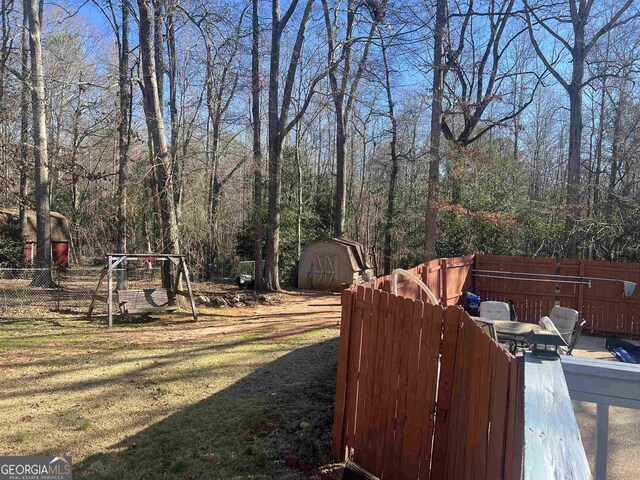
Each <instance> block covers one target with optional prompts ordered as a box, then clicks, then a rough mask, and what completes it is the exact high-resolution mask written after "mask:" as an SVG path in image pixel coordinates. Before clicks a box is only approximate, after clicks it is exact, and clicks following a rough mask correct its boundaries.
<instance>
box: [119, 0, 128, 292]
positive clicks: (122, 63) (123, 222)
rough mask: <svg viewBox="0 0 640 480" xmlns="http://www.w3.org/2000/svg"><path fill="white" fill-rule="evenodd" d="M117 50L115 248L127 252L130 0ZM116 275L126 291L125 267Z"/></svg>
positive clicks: (125, 4) (123, 1)
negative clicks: (116, 223) (116, 217)
mask: <svg viewBox="0 0 640 480" xmlns="http://www.w3.org/2000/svg"><path fill="white" fill-rule="evenodd" d="M120 11H121V16H122V19H121V26H120V29H121V33H120V51H119V52H118V53H119V55H118V99H119V105H118V107H119V115H118V192H117V197H118V231H117V239H116V249H117V252H118V253H127V187H128V185H127V183H128V164H129V143H130V128H129V127H130V116H129V109H130V108H131V100H130V92H131V87H130V85H129V0H121V10H120ZM119 272H121V273H120V274H118V276H117V288H118V289H125V288H127V279H126V264H123V265H122V268H121V269H120V270H119Z"/></svg>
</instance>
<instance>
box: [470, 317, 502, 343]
mask: <svg viewBox="0 0 640 480" xmlns="http://www.w3.org/2000/svg"><path fill="white" fill-rule="evenodd" d="M472 318H473V321H474V322H476V323H477V324H478V326H479V327H480V328H481V329H482V331H483V332H484V333H486V334H487V335H489V336H490V337H491V338H492V339H494V340H495V341H496V343H500V342H498V334H497V333H496V327H495V325H494V324H493V322H492V321H491V320H487V319H484V318H481V317H472Z"/></svg>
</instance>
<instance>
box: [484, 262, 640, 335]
mask: <svg viewBox="0 0 640 480" xmlns="http://www.w3.org/2000/svg"><path fill="white" fill-rule="evenodd" d="M475 269H476V270H489V271H497V272H500V271H504V272H519V273H534V274H544V275H556V274H560V275H576V276H578V277H584V278H585V279H588V278H608V279H616V280H627V281H631V282H635V283H637V284H639V285H640V264H638V263H616V262H602V261H592V260H560V261H557V260H556V259H553V258H527V257H504V256H492V255H476V256H475ZM494 276H500V274H494ZM475 293H477V294H479V295H480V296H481V297H482V299H483V300H499V301H507V300H514V301H515V304H516V309H517V311H518V315H519V320H521V321H525V322H532V323H537V322H538V321H539V320H540V318H541V317H543V316H544V315H549V312H550V311H551V309H552V308H553V306H554V305H555V304H556V302H558V303H559V304H560V305H562V306H563V307H570V308H574V309H576V310H578V311H580V312H581V313H582V316H583V317H584V319H585V320H586V321H587V323H586V325H585V331H586V332H587V333H590V334H600V335H615V336H621V337H629V338H640V286H639V287H638V288H636V290H635V292H634V293H633V295H631V296H630V297H628V298H627V297H625V296H624V287H623V284H622V282H619V281H606V280H591V288H589V286H588V285H585V284H584V283H580V284H576V283H557V284H556V283H554V282H553V281H550V282H536V281H530V280H514V279H505V278H488V277H481V276H477V277H476V278H475Z"/></svg>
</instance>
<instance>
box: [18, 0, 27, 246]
mask: <svg viewBox="0 0 640 480" xmlns="http://www.w3.org/2000/svg"><path fill="white" fill-rule="evenodd" d="M20 75H21V81H20V187H19V188H20V189H19V196H20V198H19V216H20V236H21V238H22V241H23V242H24V240H25V233H26V231H27V207H28V201H29V199H28V198H27V186H28V178H29V177H28V172H29V170H28V166H29V19H28V17H27V9H26V8H23V12H22V42H21V47H20Z"/></svg>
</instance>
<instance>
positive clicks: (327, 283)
mask: <svg viewBox="0 0 640 480" xmlns="http://www.w3.org/2000/svg"><path fill="white" fill-rule="evenodd" d="M337 264H338V256H337V255H331V254H326V255H316V259H315V261H314V262H313V267H312V269H311V287H312V288H317V289H329V288H331V285H332V284H333V282H334V280H335V279H336V266H337Z"/></svg>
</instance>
